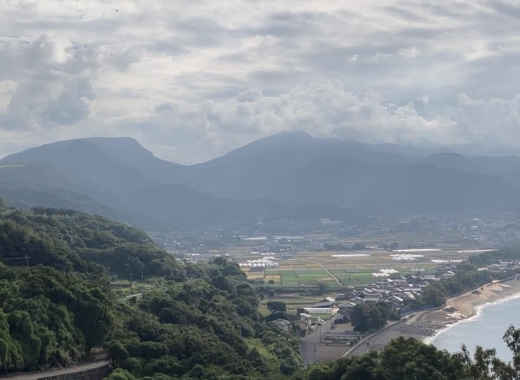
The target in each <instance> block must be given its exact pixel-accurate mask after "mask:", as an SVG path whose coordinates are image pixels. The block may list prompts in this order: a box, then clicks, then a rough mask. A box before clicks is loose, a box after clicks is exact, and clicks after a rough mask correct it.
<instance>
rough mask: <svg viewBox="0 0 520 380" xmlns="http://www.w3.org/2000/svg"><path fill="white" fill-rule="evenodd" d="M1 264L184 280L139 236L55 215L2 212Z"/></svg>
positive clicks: (64, 213)
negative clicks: (42, 266) (43, 266)
mask: <svg viewBox="0 0 520 380" xmlns="http://www.w3.org/2000/svg"><path fill="white" fill-rule="evenodd" d="M0 261H1V262H3V263H5V264H7V265H13V266H20V265H32V266H34V265H47V266H52V267H55V268H57V269H59V270H66V271H71V270H73V271H79V272H87V271H105V272H106V273H108V274H110V275H113V276H117V277H120V278H125V279H137V278H139V279H143V278H148V277H152V276H165V277H168V278H174V277H179V276H181V277H180V278H182V274H181V269H180V267H179V264H178V263H177V262H175V260H174V259H173V257H171V256H170V255H168V254H167V253H166V252H164V251H163V250H161V249H159V248H157V247H156V246H155V245H154V243H153V242H152V240H151V239H150V238H149V237H148V236H147V235H146V234H145V233H144V232H142V231H139V230H137V229H135V228H131V227H129V226H127V225H124V224H121V223H116V222H112V221H110V220H108V219H105V218H103V217H99V216H92V215H89V214H85V213H81V212H77V211H70V210H56V209H32V210H28V211H21V210H16V209H10V208H9V209H8V208H5V207H4V209H3V211H0Z"/></svg>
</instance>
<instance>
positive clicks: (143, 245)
mask: <svg viewBox="0 0 520 380" xmlns="http://www.w3.org/2000/svg"><path fill="white" fill-rule="evenodd" d="M0 209H1V210H0V213H1V217H0V260H1V262H3V263H0V371H2V372H4V373H5V372H13V371H20V370H34V369H40V368H47V367H55V366H67V365H70V364H72V363H74V362H77V361H78V360H80V359H83V358H86V357H87V356H88V355H89V353H90V350H91V348H93V347H104V348H105V350H107V351H108V352H109V353H110V354H111V357H112V359H113V362H114V366H115V367H120V368H121V369H120V370H119V371H118V372H115V374H114V376H119V375H117V374H118V373H123V375H121V376H129V377H136V378H145V377H147V376H148V378H153V379H159V378H160V379H178V378H185V379H188V378H215V379H218V378H226V379H228V378H252V379H254V378H263V377H267V378H274V379H276V378H280V379H283V378H287V377H288V376H289V375H291V374H293V373H294V372H295V371H296V370H298V369H299V368H300V364H301V358H300V356H299V354H298V344H297V341H296V340H295V339H294V338H293V337H292V336H290V335H289V334H285V333H282V332H280V331H278V330H275V329H274V328H273V327H270V326H269V325H268V323H267V322H266V321H265V320H264V318H263V317H262V316H261V315H260V314H259V313H258V311H257V308H258V302H259V301H258V298H257V295H256V293H255V290H254V289H253V288H252V287H251V285H250V284H249V283H248V282H247V279H246V277H245V275H244V274H243V273H242V272H241V271H240V269H239V268H238V266H237V265H236V264H232V263H229V262H227V261H226V260H224V259H216V260H215V261H214V262H213V263H210V264H207V265H204V266H200V265H188V264H180V263H178V262H176V261H175V259H174V258H173V257H171V256H169V255H168V254H167V253H166V252H164V251H162V250H160V249H159V248H157V247H156V246H155V245H154V244H153V243H152V242H151V240H150V239H149V238H148V237H147V236H146V234H144V233H142V232H141V231H138V230H135V229H133V228H130V227H127V226H125V225H122V224H118V223H114V222H111V221H109V220H106V219H104V218H101V217H94V216H90V215H87V214H83V213H79V212H73V211H65V210H49V209H35V210H32V211H19V210H14V209H9V208H7V207H5V206H1V205H0ZM111 278H126V279H134V278H137V279H139V280H140V281H143V280H142V279H144V282H143V284H146V286H147V287H146V289H148V290H147V291H146V292H144V293H142V294H140V297H139V300H136V298H132V299H127V298H122V297H119V298H118V297H116V295H115V293H114V292H113V291H112V289H111V286H110V279H111ZM147 278H154V279H155V280H153V281H149V282H147ZM125 371H126V372H125Z"/></svg>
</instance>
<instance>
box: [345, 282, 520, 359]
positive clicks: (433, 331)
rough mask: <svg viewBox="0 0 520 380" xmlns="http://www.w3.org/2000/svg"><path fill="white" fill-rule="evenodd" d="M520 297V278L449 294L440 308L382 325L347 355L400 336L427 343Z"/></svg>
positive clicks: (356, 353) (378, 345) (381, 345)
mask: <svg viewBox="0 0 520 380" xmlns="http://www.w3.org/2000/svg"><path fill="white" fill-rule="evenodd" d="M519 297H520V280H519V279H516V278H515V279H511V280H506V281H503V282H491V283H487V284H484V285H482V286H480V287H478V288H476V289H473V290H470V291H468V292H466V293H463V294H461V295H458V296H455V297H452V298H448V300H447V301H446V304H445V305H444V306H442V307H440V308H438V309H432V310H425V311H420V312H417V313H414V314H412V315H411V316H408V317H407V318H405V319H402V320H401V321H399V322H397V323H395V324H393V325H391V326H387V327H385V328H383V329H381V330H380V331H379V332H376V333H374V334H373V335H371V336H370V337H368V338H367V339H365V340H363V341H362V342H363V343H362V344H358V345H357V346H355V347H353V348H352V349H350V350H349V351H347V353H345V356H356V355H361V354H364V353H366V352H369V351H374V350H381V349H383V348H384V347H385V346H386V345H387V344H388V343H390V342H391V341H392V340H393V339H396V338H398V337H405V338H415V339H417V340H420V341H422V342H424V343H426V344H432V343H433V341H434V339H435V338H436V337H437V336H438V335H439V334H441V333H443V332H444V331H446V330H448V329H450V328H452V327H454V326H455V325H457V324H459V323H464V322H468V321H471V320H473V319H475V318H478V317H479V315H480V313H481V311H482V310H483V309H484V308H486V307H487V306H490V305H493V304H496V303H499V302H507V301H509V300H511V299H515V298H519Z"/></svg>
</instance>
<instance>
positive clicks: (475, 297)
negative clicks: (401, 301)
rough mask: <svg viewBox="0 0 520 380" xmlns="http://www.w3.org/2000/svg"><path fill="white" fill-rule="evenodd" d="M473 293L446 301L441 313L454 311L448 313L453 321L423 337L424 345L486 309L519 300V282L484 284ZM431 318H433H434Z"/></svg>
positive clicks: (472, 318) (476, 316)
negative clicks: (453, 310) (447, 310)
mask: <svg viewBox="0 0 520 380" xmlns="http://www.w3.org/2000/svg"><path fill="white" fill-rule="evenodd" d="M475 291H476V290H473V291H471V292H467V293H464V294H462V295H460V296H457V297H453V298H450V299H448V300H447V302H446V306H445V307H444V309H443V311H444V310H446V309H449V310H450V311H451V309H455V312H454V313H453V312H452V313H448V314H449V315H450V316H451V317H453V318H454V321H453V322H452V323H446V325H445V326H444V327H443V328H440V329H438V330H436V331H435V333H434V334H433V335H429V336H425V337H424V338H423V339H422V341H423V342H424V343H426V344H432V343H433V342H434V340H435V338H437V336H439V335H440V334H442V333H444V332H445V331H447V330H449V329H451V328H453V327H455V326H457V325H458V324H460V323H466V322H470V321H472V320H475V319H476V318H478V317H479V316H480V314H481V313H482V310H483V309H485V308H486V307H488V306H491V305H496V304H499V303H503V302H508V301H511V300H513V299H517V298H520V280H509V281H505V282H499V283H490V284H485V285H483V286H482V287H480V288H479V289H478V293H475ZM456 313H458V315H457V314H456ZM454 314H455V315H454ZM433 317H434V318H435V316H433ZM426 318H428V316H426Z"/></svg>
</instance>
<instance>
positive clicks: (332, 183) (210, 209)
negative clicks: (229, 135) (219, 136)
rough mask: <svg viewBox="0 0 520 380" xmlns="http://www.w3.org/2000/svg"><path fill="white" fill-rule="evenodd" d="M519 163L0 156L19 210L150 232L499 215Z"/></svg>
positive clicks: (261, 143)
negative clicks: (95, 218) (91, 217)
mask: <svg viewBox="0 0 520 380" xmlns="http://www.w3.org/2000/svg"><path fill="white" fill-rule="evenodd" d="M519 174H520V159H519V158H516V157H465V156H462V155H459V154H456V153H440V154H430V153H429V152H428V153H425V154H423V155H421V154H420V152H418V151H417V150H409V149H408V148H406V147H399V146H394V145H392V146H390V145H369V144H362V143H357V142H347V141H343V140H338V139H322V138H314V137H312V136H310V135H308V134H305V133H301V132H291V133H282V134H278V135H274V136H270V137H267V138H264V139H261V140H258V141H255V142H253V143H251V144H248V145H246V146H244V147H242V148H239V149H236V150H234V151H232V152H230V153H228V154H226V155H224V156H222V157H219V158H217V159H214V160H211V161H208V162H205V163H202V164H197V165H190V166H184V165H177V164H174V163H170V162H167V161H164V160H160V159H158V158H157V157H155V156H154V155H153V154H152V153H151V152H150V151H148V150H146V149H145V148H143V147H142V146H141V145H140V144H139V143H138V142H137V141H135V140H133V139H130V138H89V139H80V140H69V141H61V142H57V143H53V144H47V145H43V146H41V147H37V148H33V149H29V150H26V151H24V152H20V153H17V154H13V155H11V156H8V157H6V158H5V159H3V160H1V161H0V196H4V197H6V198H7V200H8V201H10V202H11V204H14V205H17V206H21V207H27V206H35V205H40V206H46V207H63V208H75V209H79V210H83V211H89V212H95V213H98V214H101V215H105V216H109V217H115V218H117V219H119V220H123V221H125V222H129V223H131V224H136V225H139V226H142V227H146V228H153V229H155V228H189V229H194V228H205V227H207V226H217V225H243V224H247V225H249V224H256V223H258V222H259V221H266V220H267V221H269V220H271V221H273V220H282V219H291V220H314V221H317V220H318V219H319V218H333V219H340V220H345V221H351V220H355V219H358V218H360V217H361V216H363V215H394V216H402V215H410V214H431V213H464V212H490V211H501V210H506V209H511V208H514V209H516V208H517V207H518V204H519V202H518V200H517V196H516V194H517V193H518V189H519V188H520V175H519Z"/></svg>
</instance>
